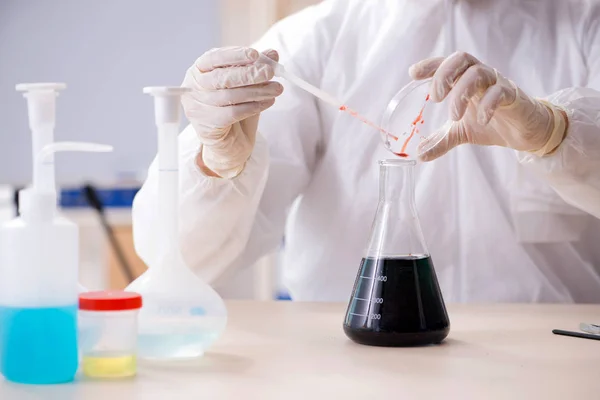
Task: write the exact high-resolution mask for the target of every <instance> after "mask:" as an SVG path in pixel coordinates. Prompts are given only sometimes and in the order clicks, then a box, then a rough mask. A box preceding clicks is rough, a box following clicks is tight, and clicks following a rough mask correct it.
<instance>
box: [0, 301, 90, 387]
mask: <svg viewBox="0 0 600 400" xmlns="http://www.w3.org/2000/svg"><path fill="white" fill-rule="evenodd" d="M77 365H78V355H77V306H76V305H71V306H64V307H50V308H44V307H41V308H21V307H18V308H15V307H4V306H3V307H0V372H2V375H4V377H5V378H6V379H7V380H9V381H12V382H17V383H27V384H52V383H65V382H71V381H72V380H73V379H75V373H76V372H77Z"/></svg>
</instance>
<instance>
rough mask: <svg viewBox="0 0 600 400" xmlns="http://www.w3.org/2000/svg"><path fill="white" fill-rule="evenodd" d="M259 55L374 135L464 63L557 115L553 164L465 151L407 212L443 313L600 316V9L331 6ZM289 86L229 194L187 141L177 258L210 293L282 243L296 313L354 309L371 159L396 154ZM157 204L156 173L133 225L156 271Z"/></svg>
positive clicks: (507, 4)
mask: <svg viewBox="0 0 600 400" xmlns="http://www.w3.org/2000/svg"><path fill="white" fill-rule="evenodd" d="M254 47H255V48H256V49H258V50H265V49H267V48H273V49H276V50H278V51H279V53H280V60H281V63H282V64H284V65H285V66H286V67H287V68H288V69H289V70H292V71H294V72H295V73H297V74H298V75H300V76H301V77H302V78H303V79H305V80H307V81H309V82H311V83H312V84H314V85H316V86H319V87H321V88H322V89H324V90H326V91H327V92H330V93H332V94H333V95H334V96H336V97H337V98H340V99H342V100H343V101H344V102H346V104H348V105H349V106H350V107H352V108H354V109H356V110H359V111H360V112H361V113H363V114H365V115H366V116H367V117H369V118H371V119H373V120H376V121H378V120H380V118H381V115H382V113H383V111H384V110H385V108H386V105H387V103H388V102H389V100H390V99H391V98H392V97H393V96H394V94H395V93H396V92H397V91H398V90H399V89H400V88H401V87H403V86H404V85H405V84H407V83H408V82H409V76H408V73H407V71H408V68H409V66H410V65H411V64H413V63H415V62H418V61H420V60H422V59H425V58H428V57H432V56H440V55H448V54H450V53H452V52H454V51H456V50H461V51H465V52H468V53H470V54H473V55H474V56H475V57H477V58H478V59H479V60H481V61H482V62H484V63H486V64H487V65H490V66H492V67H494V68H496V69H497V70H498V71H500V72H501V73H502V74H503V75H504V76H506V77H508V78H509V79H511V80H512V81H514V82H515V83H516V84H517V85H518V86H519V87H521V88H522V89H523V90H525V91H526V92H527V93H528V94H530V95H532V96H537V97H545V98H546V100H548V101H549V102H551V103H553V104H556V105H558V106H561V107H563V108H564V109H565V110H566V111H567V114H568V116H569V128H568V136H567V138H566V139H565V141H564V142H563V143H562V144H561V145H560V147H559V148H558V150H557V151H556V152H555V153H554V154H552V155H550V156H547V157H544V158H540V157H537V156H534V155H531V154H527V153H516V152H515V151H513V150H510V149H506V148H500V147H482V146H473V145H462V146H459V147H457V148H456V149H454V150H452V151H450V152H449V153H448V154H446V155H445V156H443V157H441V158H439V159H437V160H435V161H433V162H430V163H423V164H421V165H420V166H418V167H417V168H418V169H417V178H416V201H417V205H418V211H419V215H420V220H421V224H422V227H423V231H424V235H425V238H426V240H427V243H428V245H429V250H430V253H431V255H432V257H433V260H434V263H435V266H436V270H437V275H438V279H439V281H440V285H441V287H442V290H443V293H444V296H445V298H446V301H449V302H467V301H470V302H477V301H484V302H485V301H510V302H517V301H518V302H535V301H541V302H600V220H598V219H597V218H596V217H600V92H599V91H598V90H600V7H599V3H598V2H597V1H592V0H589V1H585V0H580V1H578V0H573V1H563V0H545V1H544V0H539V1H533V0H530V1H523V0H503V1H500V0H498V1H466V0H465V1H454V2H444V1H442V0H421V1H413V0H388V1H385V0H381V1H365V0H331V1H325V2H324V3H322V4H320V5H318V6H314V7H311V8H308V9H306V10H304V11H302V12H300V13H298V14H296V15H293V16H291V17H289V18H287V19H285V20H283V21H281V22H279V23H278V24H276V25H275V26H274V27H273V28H272V29H271V30H270V31H269V32H268V33H267V34H266V35H265V36H264V38H263V39H262V40H260V42H259V43H258V44H256V46H254ZM282 83H283V84H284V86H285V92H284V93H283V95H281V96H280V97H279V98H278V99H277V100H276V103H275V105H274V106H273V107H272V108H271V109H269V110H267V111H265V112H264V113H263V114H262V115H261V119H260V125H259V132H260V135H259V137H258V139H257V143H256V147H255V149H254V152H253V153H252V156H251V157H250V159H249V160H248V162H247V164H246V167H245V169H244V170H243V172H242V173H241V175H239V176H238V177H236V178H234V179H231V180H228V179H218V178H209V177H206V176H204V175H203V174H202V173H201V172H200V171H199V169H198V168H197V166H196V164H195V157H196V155H197V154H198V151H199V147H200V144H199V141H198V139H197V137H196V135H195V132H194V131H193V129H192V128H191V127H188V128H187V129H185V130H184V131H183V133H182V134H181V136H180V152H181V198H180V202H181V240H182V251H183V255H184V258H185V259H186V261H187V262H188V263H189V265H190V267H192V268H193V269H194V271H196V272H197V273H198V275H200V276H201V277H203V278H204V279H206V280H208V281H211V282H213V283H215V284H218V283H219V280H222V279H226V278H227V276H230V275H229V274H230V273H231V272H232V271H234V270H235V269H236V268H239V267H243V266H249V265H251V264H252V263H253V262H255V261H256V260H257V259H259V258H260V257H261V256H263V255H265V254H268V253H269V252H273V251H276V250H277V249H278V248H279V246H280V244H281V240H282V237H283V236H284V231H285V238H286V246H285V255H284V263H285V265H284V279H285V283H286V285H287V286H288V288H289V290H290V293H291V296H292V298H293V299H295V300H317V301H319V300H322V301H347V300H348V298H349V295H350V292H351V289H352V285H353V282H354V279H355V276H356V272H357V269H358V266H359V263H360V260H361V257H362V252H363V249H364V246H365V245H366V243H367V240H368V236H369V228H370V226H371V223H372V219H373V217H374V215H375V208H376V205H377V200H378V189H377V187H378V165H377V160H379V159H382V158H390V154H389V153H387V152H386V150H385V149H384V148H383V146H382V144H381V141H380V136H379V134H377V133H376V132H374V131H373V130H372V129H370V128H369V127H367V126H365V125H363V124H361V123H360V122H358V121H357V120H355V119H353V118H351V117H349V116H348V115H347V114H345V113H341V112H339V111H338V110H336V109H334V108H332V107H331V106H329V105H327V104H324V103H321V102H319V101H317V100H316V99H315V98H314V97H312V96H311V95H309V94H307V93H305V92H303V91H301V90H300V89H297V88H296V87H294V86H291V85H289V84H288V83H287V82H282ZM446 117H447V115H444V116H443V118H441V119H440V121H439V123H440V124H441V123H442V122H443V121H444V120H445V118H446ZM156 190H157V173H156V163H154V164H153V165H152V166H151V168H150V171H149V176H148V180H147V182H146V183H145V184H144V186H143V188H142V190H141V191H140V193H139V194H138V196H137V198H136V200H135V204H134V211H133V218H134V234H135V241H136V248H137V250H138V252H139V254H140V255H141V257H142V258H143V259H144V260H145V261H146V262H147V263H149V264H150V263H151V262H150V260H152V259H153V257H155V254H156V251H155V250H156V246H157V243H156V238H155V236H154V231H155V229H156V227H157V221H156V208H155V207H156V201H157V197H158V196H157V193H156ZM296 199H298V202H297V207H294V208H292V204H293V203H294V201H295V200H296ZM291 209H292V210H293V212H291V213H290V210H291ZM286 221H287V225H286ZM394 228H395V229H398V230H399V229H402V227H400V226H398V227H394Z"/></svg>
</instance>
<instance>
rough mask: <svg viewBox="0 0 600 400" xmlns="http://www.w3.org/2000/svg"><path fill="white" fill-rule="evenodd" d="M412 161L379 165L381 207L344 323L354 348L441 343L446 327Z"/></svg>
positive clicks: (381, 162) (379, 204)
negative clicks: (358, 345)
mask: <svg viewBox="0 0 600 400" xmlns="http://www.w3.org/2000/svg"><path fill="white" fill-rule="evenodd" d="M415 164H416V162H415V161H414V160H402V159H394V160H383V161H380V162H379V166H380V175H379V203H378V206H377V213H376V215H375V221H374V222H373V226H372V228H371V237H370V240H369V243H368V247H367V250H366V254H365V256H364V258H363V259H362V261H361V264H360V268H359V270H358V274H357V276H356V281H355V283H354V289H353V291H352V296H351V298H350V303H349V304H348V310H347V312H346V318H345V321H344V332H345V333H346V335H347V336H348V337H349V338H350V339H352V340H354V341H355V342H358V343H361V344H367V345H374V346H418V345H427V344H434V343H440V342H441V341H442V340H444V338H445V337H446V336H447V335H448V332H449V330H450V321H449V319H448V314H447V312H446V306H445V304H444V300H443V298H442V293H441V291H440V287H439V284H438V280H437V277H436V274H435V269H434V267H433V262H432V261H431V256H430V255H429V252H428V250H427V245H426V244H425V239H424V238H423V233H422V232H421V225H420V223H419V218H418V216H417V210H416V206H415V198H414V171H413V170H414V166H415Z"/></svg>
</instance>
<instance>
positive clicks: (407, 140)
mask: <svg viewBox="0 0 600 400" xmlns="http://www.w3.org/2000/svg"><path fill="white" fill-rule="evenodd" d="M428 101H429V94H427V97H425V103H423V107H421V110H420V111H419V115H417V118H415V120H414V121H413V122H412V124H410V125H411V126H412V130H411V131H410V135H409V136H408V138H407V139H406V141H405V142H404V144H403V145H402V150H400V153H396V154H398V155H400V154H406V153H405V151H406V147H408V143H410V140H411V139H412V138H413V136H414V135H415V133H417V134H418V133H419V130H418V129H417V124H418V123H419V122H421V123H424V122H425V121H424V120H423V111H425V106H426V105H427V102H428Z"/></svg>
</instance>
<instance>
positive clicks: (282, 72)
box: [259, 53, 398, 141]
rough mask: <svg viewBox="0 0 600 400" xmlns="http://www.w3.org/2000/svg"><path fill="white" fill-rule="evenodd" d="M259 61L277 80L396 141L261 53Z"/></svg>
mask: <svg viewBox="0 0 600 400" xmlns="http://www.w3.org/2000/svg"><path fill="white" fill-rule="evenodd" d="M259 60H260V61H261V62H262V63H264V64H268V65H270V66H272V67H273V71H274V72H275V76H277V77H279V78H283V79H285V80H287V81H288V82H290V83H293V84H294V85H296V86H298V87H299V88H300V89H302V90H305V91H307V92H308V93H310V94H312V95H313V96H315V97H317V98H319V99H321V100H323V101H324V102H325V103H327V104H330V105H332V106H334V107H335V108H337V109H338V110H340V111H344V112H346V113H348V114H350V115H351V116H353V117H354V118H357V119H358V120H360V121H361V122H362V123H364V124H366V125H368V126H370V127H371V128H375V129H377V130H378V131H379V132H381V133H382V134H384V135H386V136H387V137H389V138H390V139H392V140H396V141H397V140H398V137H397V136H396V135H394V134H392V133H391V132H388V131H386V130H385V129H383V128H382V127H380V126H379V125H377V124H375V123H374V122H372V121H370V120H368V119H367V118H365V117H363V116H362V115H360V114H359V113H358V112H356V111H354V110H352V109H351V108H349V107H348V106H346V105H345V104H344V103H342V102H341V101H340V100H338V99H336V98H335V97H334V96H332V95H330V94H329V93H327V92H324V91H323V90H321V89H319V88H317V87H315V86H313V85H311V84H310V83H308V82H306V81H305V80H303V79H301V78H299V77H298V76H297V75H296V74H294V73H292V72H290V71H288V70H286V68H285V67H284V66H283V65H282V64H280V63H278V62H277V61H274V60H272V59H270V58H269V57H267V56H266V55H264V54H262V53H260V56H259Z"/></svg>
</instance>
